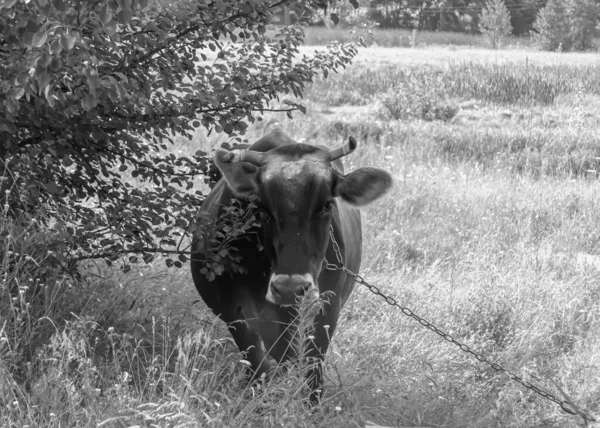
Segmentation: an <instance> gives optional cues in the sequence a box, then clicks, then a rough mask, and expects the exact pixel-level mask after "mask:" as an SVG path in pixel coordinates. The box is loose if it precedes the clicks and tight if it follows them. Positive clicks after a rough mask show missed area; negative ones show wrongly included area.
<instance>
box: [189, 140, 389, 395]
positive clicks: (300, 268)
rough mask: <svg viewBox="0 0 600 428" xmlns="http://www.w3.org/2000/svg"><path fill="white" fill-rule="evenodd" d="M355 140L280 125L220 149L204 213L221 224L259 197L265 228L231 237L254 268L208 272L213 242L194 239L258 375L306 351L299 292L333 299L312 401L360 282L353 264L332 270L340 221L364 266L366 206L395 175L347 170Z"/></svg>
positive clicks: (326, 301) (196, 269) (209, 288)
mask: <svg viewBox="0 0 600 428" xmlns="http://www.w3.org/2000/svg"><path fill="white" fill-rule="evenodd" d="M355 146H356V142H355V141H354V140H353V139H352V138H351V139H350V142H349V143H348V144H346V145H345V146H344V147H342V148H339V149H337V150H333V151H330V150H329V149H327V148H324V147H321V146H312V145H308V144H298V143H296V142H295V141H293V140H292V139H291V138H289V137H288V136H287V135H286V134H284V133H283V132H282V131H281V130H279V129H276V130H274V131H272V132H270V133H269V134H267V135H265V136H264V137H263V138H261V139H260V140H258V141H257V142H256V143H254V144H253V145H252V146H250V147H249V149H247V150H234V151H231V152H228V151H225V150H221V149H219V150H216V152H215V155H214V161H215V164H216V166H217V167H218V168H219V170H220V171H221V173H222V174H223V178H222V179H221V180H220V181H219V182H218V183H217V184H216V185H215V186H214V188H213V190H212V191H211V193H210V194H209V195H208V197H207V198H206V200H205V201H204V203H203V205H202V211H203V212H204V213H205V216H207V217H208V218H209V219H210V221H212V222H216V220H217V218H218V217H219V215H221V213H222V210H223V207H225V206H229V205H230V204H231V201H232V199H233V198H236V199H237V200H239V201H242V202H243V201H244V200H246V199H247V198H249V197H251V195H254V196H252V197H253V198H254V197H255V200H256V202H255V203H256V204H257V205H258V211H259V212H260V214H259V218H260V224H261V226H260V231H259V232H258V234H252V235H251V234H248V235H247V236H245V237H244V239H239V240H237V241H235V242H233V243H232V244H231V245H232V246H233V247H236V248H237V251H238V254H239V255H240V256H241V260H242V265H243V266H244V267H245V272H243V273H239V272H238V273H236V272H227V271H226V272H224V273H223V274H222V275H218V276H217V277H216V278H215V279H213V280H212V281H209V280H208V279H207V277H206V275H205V274H203V273H201V269H202V268H203V266H204V265H203V260H204V259H205V255H206V254H207V253H208V252H207V248H206V246H207V245H210V240H209V239H195V240H194V244H193V256H192V262H191V269H192V277H193V280H194V283H195V285H196V288H197V289H198V292H199V293H200V296H201V297H202V299H203V300H204V301H205V302H206V304H207V305H208V306H209V307H210V308H211V309H212V310H213V312H214V313H215V314H216V315H218V316H219V317H220V318H221V319H222V320H223V321H225V322H226V323H227V325H228V327H229V331H230V333H231V335H232V336H233V339H234V340H235V343H236V344H237V346H238V347H239V349H240V351H242V352H243V353H244V354H245V357H246V359H247V360H248V361H249V363H250V367H251V371H252V374H253V376H254V377H257V376H260V375H262V374H263V373H266V372H267V371H269V369H270V364H269V361H268V358H267V354H268V355H269V356H271V357H273V358H274V359H275V360H276V361H277V362H285V361H288V360H290V359H291V358H295V357H296V347H295V346H294V345H293V344H294V340H293V336H294V334H295V329H294V324H295V323H294V322H293V321H294V320H295V319H296V317H297V316H298V304H297V302H298V297H299V296H303V295H304V296H309V297H312V298H317V297H319V296H321V297H323V304H322V308H321V310H319V311H318V312H317V313H316V315H314V318H313V322H312V323H313V326H314V331H313V332H312V337H311V339H312V340H309V341H308V343H306V355H305V356H306V357H307V358H309V359H310V360H311V361H313V362H316V364H313V365H311V366H310V367H312V368H311V369H309V373H308V376H309V377H308V381H309V385H310V388H311V401H312V402H315V401H316V400H318V398H319V397H320V393H321V390H322V388H321V386H322V367H321V366H322V361H323V359H324V357H325V354H326V352H327V348H328V347H329V341H330V339H331V337H332V336H333V334H334V332H335V329H336V326H337V322H338V317H339V314H340V310H341V308H342V306H343V305H344V303H345V302H346V300H347V299H348V297H349V296H350V293H351V292H352V290H353V288H354V281H353V279H352V278H351V277H350V276H348V275H347V274H345V273H344V272H343V271H341V270H327V269H325V264H324V259H325V258H326V259H327V260H328V261H332V262H333V261H336V260H337V258H336V255H335V252H334V249H333V246H332V243H331V242H330V235H329V231H330V226H331V227H332V228H333V233H334V236H335V240H336V241H337V243H338V244H339V248H340V250H341V253H342V256H343V260H344V264H345V266H346V267H347V268H348V269H350V270H351V271H353V272H358V271H359V268H360V262H361V251H362V248H361V247H362V231H361V219H360V211H359V210H358V209H357V208H356V206H359V205H364V204H366V203H369V202H371V201H373V200H374V199H376V198H378V197H379V196H381V195H382V194H383V193H385V192H386V191H387V190H388V188H389V187H390V186H391V183H392V180H391V177H390V175H389V174H388V173H387V172H385V171H382V170H379V169H376V168H359V169H357V170H355V171H353V172H352V173H349V174H347V175H344V170H343V166H342V163H341V161H340V160H339V159H337V158H339V157H341V156H343V155H345V154H347V153H349V152H351V151H353V150H354V148H355ZM332 158H333V159H332ZM213 225H214V224H213ZM208 229H210V227H209V228H208ZM205 230H207V229H205ZM262 247H264V249H263V250H260V251H259V248H262ZM327 292H329V293H327ZM262 344H264V349H266V353H267V354H266V353H265V351H264V350H263V346H261V345H262Z"/></svg>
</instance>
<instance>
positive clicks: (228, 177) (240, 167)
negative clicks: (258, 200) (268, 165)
mask: <svg viewBox="0 0 600 428" xmlns="http://www.w3.org/2000/svg"><path fill="white" fill-rule="evenodd" d="M213 160H214V161H215V165H216V166H217V168H219V170H220V171H221V172H222V173H223V177H225V181H227V184H228V185H229V187H230V188H231V190H233V193H234V194H235V196H238V197H249V196H250V195H252V194H253V193H256V191H257V190H258V174H259V172H260V168H259V167H257V166H255V165H253V164H251V163H249V162H237V161H236V160H235V156H232V152H228V151H227V150H222V149H217V150H215V153H214V155H213Z"/></svg>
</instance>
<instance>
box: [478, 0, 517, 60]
mask: <svg viewBox="0 0 600 428" xmlns="http://www.w3.org/2000/svg"><path fill="white" fill-rule="evenodd" d="M479 27H480V29H481V32H482V33H483V34H484V35H485V36H486V37H487V39H488V40H489V42H490V43H491V45H492V48H493V49H497V48H498V47H499V46H500V43H501V42H502V39H503V38H504V37H507V36H509V35H510V34H511V33H512V25H511V23H510V13H509V12H508V9H507V8H506V5H505V4H504V0H489V1H488V2H487V3H486V5H485V8H484V9H483V11H482V12H481V16H480V18H479Z"/></svg>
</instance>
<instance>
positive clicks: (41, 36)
mask: <svg viewBox="0 0 600 428" xmlns="http://www.w3.org/2000/svg"><path fill="white" fill-rule="evenodd" d="M47 37H48V33H46V32H45V31H38V32H37V33H35V34H34V35H33V39H32V40H31V45H32V46H33V47H34V48H41V47H42V46H43V45H44V43H46V38H47Z"/></svg>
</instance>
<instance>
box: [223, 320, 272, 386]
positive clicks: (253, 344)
mask: <svg viewBox="0 0 600 428" xmlns="http://www.w3.org/2000/svg"><path fill="white" fill-rule="evenodd" d="M232 312H233V311H232ZM232 312H222V313H221V315H220V316H221V319H222V320H223V321H225V322H226V323H227V328H228V329H229V333H231V336H232V337H233V340H234V341H235V344H236V345H237V347H238V348H239V350H240V352H241V353H242V354H243V355H244V358H245V359H246V360H247V361H248V362H249V363H250V371H251V373H250V374H251V379H252V380H254V379H258V378H259V377H260V376H261V375H262V374H263V373H266V372H268V371H269V368H270V364H269V362H268V360H267V356H266V355H265V352H264V351H263V349H262V342H261V339H260V336H259V335H258V333H257V332H256V331H254V329H252V328H251V327H250V325H249V323H248V322H247V321H246V320H245V319H244V317H243V315H242V313H241V312H240V311H235V313H232Z"/></svg>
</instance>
